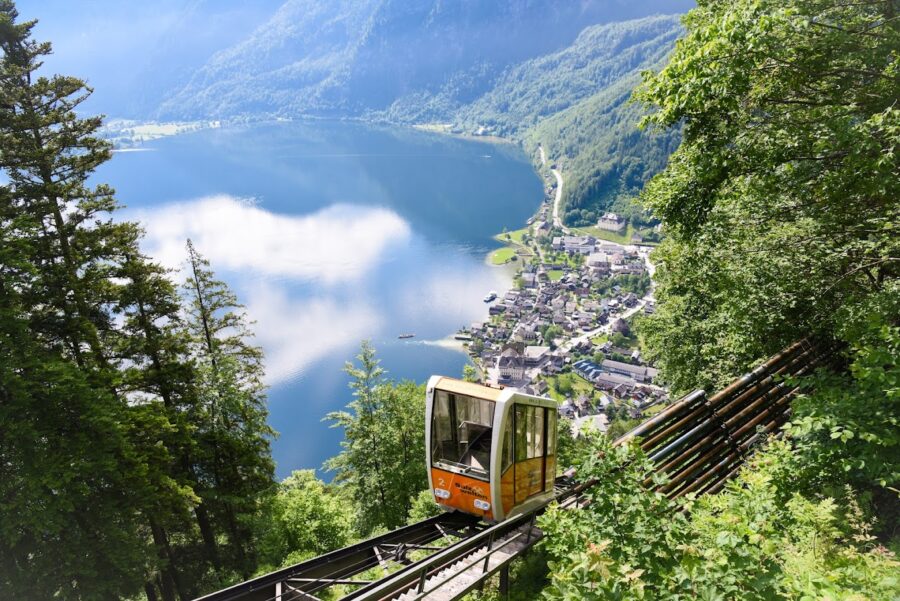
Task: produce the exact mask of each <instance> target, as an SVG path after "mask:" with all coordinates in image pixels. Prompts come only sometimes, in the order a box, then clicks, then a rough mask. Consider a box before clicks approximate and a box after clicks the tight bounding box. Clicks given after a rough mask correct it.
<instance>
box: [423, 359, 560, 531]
mask: <svg viewBox="0 0 900 601" xmlns="http://www.w3.org/2000/svg"><path fill="white" fill-rule="evenodd" d="M556 420H557V409H556V403H555V402H554V401H552V400H550V399H546V398H541V397H537V396H532V395H529V394H523V393H521V392H519V391H517V390H515V389H514V388H505V389H500V388H492V387H489V386H482V385H480V384H473V383H471V382H464V381H462V380H455V379H453V378H445V377H441V376H432V378H431V379H430V380H429V381H428V387H427V390H426V417H425V440H426V443H427V444H426V449H427V451H426V456H427V457H426V461H427V466H428V483H429V485H430V486H431V491H432V494H433V495H434V500H435V501H436V502H437V503H438V504H440V505H441V506H443V507H444V508H445V509H450V510H457V511H463V512H465V513H470V514H474V515H477V516H479V517H481V518H483V519H484V520H486V521H490V522H499V521H502V520H505V519H506V518H508V517H511V516H514V515H516V514H519V513H522V512H524V511H527V510H528V509H530V508H531V507H534V506H537V505H539V504H541V503H543V502H544V501H546V500H548V499H549V498H550V497H552V496H553V483H554V480H555V478H556Z"/></svg>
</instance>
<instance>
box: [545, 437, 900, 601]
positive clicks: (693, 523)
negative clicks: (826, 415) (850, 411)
mask: <svg viewBox="0 0 900 601" xmlns="http://www.w3.org/2000/svg"><path fill="white" fill-rule="evenodd" d="M793 461H794V459H793V455H792V454H791V452H790V449H789V447H788V446H787V445H786V444H784V443H773V444H772V446H771V447H770V449H769V450H768V451H766V452H765V453H762V454H760V455H759V456H758V457H757V458H756V459H755V460H754V462H753V464H752V465H751V466H749V467H748V468H747V469H745V470H743V472H742V474H741V476H740V478H739V479H738V480H737V481H736V482H734V483H732V484H729V485H728V486H727V487H726V489H725V491H724V492H723V493H721V494H718V495H711V496H708V497H704V498H702V499H699V500H686V501H671V500H669V499H667V498H666V497H665V496H664V495H661V494H658V493H653V492H649V491H647V490H646V489H645V488H644V487H643V484H642V483H643V480H644V479H645V478H647V477H648V476H649V477H651V478H653V479H654V480H658V476H654V475H653V473H652V464H651V463H650V462H649V461H648V460H647V459H646V458H645V457H644V456H643V455H641V453H640V452H639V451H638V450H636V449H635V448H629V447H624V446H623V447H618V448H615V447H612V446H611V443H610V442H609V441H608V439H606V438H605V437H602V436H597V437H594V438H593V440H592V441H591V445H590V447H589V448H588V449H586V451H585V452H584V453H583V454H582V459H581V462H580V465H579V477H580V478H583V479H588V478H598V480H599V484H598V485H597V486H595V487H594V488H592V489H590V490H589V491H588V493H587V494H588V496H589V498H590V503H589V504H588V506H587V507H586V508H584V509H582V510H562V509H560V508H558V507H551V509H550V510H549V511H547V512H546V513H545V514H544V515H543V516H542V517H541V518H540V519H539V523H540V526H541V528H542V529H543V531H544V533H545V538H544V541H543V542H542V543H541V544H542V546H543V548H544V549H545V550H546V552H547V553H548V555H549V556H550V558H551V560H550V573H551V582H550V586H549V587H548V588H547V589H545V591H544V597H545V598H547V599H698V598H699V599H736V598H739V599H772V598H779V597H786V598H869V599H887V598H892V597H893V596H895V595H896V594H897V593H898V592H900V580H898V578H897V576H896V573H897V568H898V567H900V562H898V561H897V560H896V558H895V557H894V556H893V554H891V553H890V552H889V551H887V550H886V549H884V548H883V547H880V546H877V545H873V544H872V537H871V535H870V534H869V530H870V525H869V524H868V523H867V522H866V519H865V517H864V514H863V512H862V510H861V509H860V506H859V504H858V502H857V500H856V499H855V497H854V495H853V494H852V491H848V492H846V493H845V495H844V496H843V497H842V498H840V499H833V498H822V499H815V498H811V497H807V496H803V495H801V494H799V493H798V492H796V489H795V488H793V487H792V485H791V479H790V478H791V473H792V468H793ZM854 595H855V597H854Z"/></svg>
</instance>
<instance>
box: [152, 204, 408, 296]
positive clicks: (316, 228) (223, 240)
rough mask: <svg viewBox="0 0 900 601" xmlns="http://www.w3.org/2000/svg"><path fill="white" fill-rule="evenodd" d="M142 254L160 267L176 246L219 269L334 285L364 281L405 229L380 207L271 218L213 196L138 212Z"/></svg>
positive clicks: (176, 259)
mask: <svg viewBox="0 0 900 601" xmlns="http://www.w3.org/2000/svg"><path fill="white" fill-rule="evenodd" d="M137 217H138V219H139V220H140V221H141V222H143V223H144V224H145V226H146V228H147V242H146V250H147V252H149V253H150V255H151V256H153V257H155V258H156V259H157V260H159V261H161V262H162V263H163V264H164V265H169V266H178V265H181V263H182V261H183V260H184V252H185V251H184V242H185V239H186V238H191V239H192V240H193V241H194V244H195V245H196V246H197V248H198V249H199V250H200V251H201V252H202V253H203V254H204V255H205V256H206V257H207V258H208V259H209V260H210V262H211V263H212V264H213V266H215V267H217V268H219V269H228V270H232V271H237V272H244V273H247V274H255V275H257V276H259V275H265V276H280V277H287V278H296V279H299V280H307V281H309V280H311V281H315V282H317V283H321V284H326V285H334V284H337V283H341V282H347V281H353V280H356V279H359V278H360V277H362V276H364V275H365V274H366V273H367V271H368V270H369V269H370V268H372V267H373V266H374V265H375V264H377V263H378V261H379V259H380V257H381V255H382V254H383V253H384V252H385V250H387V248H388V247H389V246H390V245H392V244H396V243H400V242H404V241H406V240H408V239H409V237H410V235H411V230H410V227H409V225H408V224H407V223H406V221H404V220H403V219H402V218H401V217H400V216H399V215H397V214H396V213H394V212H393V211H390V210H388V209H383V208H373V207H360V206H350V205H341V204H338V205H332V206H330V207H328V208H325V209H322V210H320V211H317V212H315V213H312V214H309V215H278V214H275V213H271V212H269V211H266V210H265V209H263V208H261V207H259V206H256V205H254V204H252V203H250V202H247V201H242V200H240V199H237V198H234V197H233V196H226V195H219V196H210V197H206V198H201V199H199V200H194V201H190V202H179V203H173V204H168V205H164V206H162V207H161V208H159V209H156V210H153V211H140V212H139V213H138V215H137Z"/></svg>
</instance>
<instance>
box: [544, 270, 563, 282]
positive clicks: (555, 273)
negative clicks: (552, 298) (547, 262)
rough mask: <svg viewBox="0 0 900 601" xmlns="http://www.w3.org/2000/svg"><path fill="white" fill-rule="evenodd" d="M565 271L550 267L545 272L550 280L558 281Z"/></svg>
mask: <svg viewBox="0 0 900 601" xmlns="http://www.w3.org/2000/svg"><path fill="white" fill-rule="evenodd" d="M565 273H566V272H565V271H563V270H562V269H551V270H550V271H548V272H547V277H548V278H550V281H551V282H558V281H559V280H561V279H562V277H563V275H565Z"/></svg>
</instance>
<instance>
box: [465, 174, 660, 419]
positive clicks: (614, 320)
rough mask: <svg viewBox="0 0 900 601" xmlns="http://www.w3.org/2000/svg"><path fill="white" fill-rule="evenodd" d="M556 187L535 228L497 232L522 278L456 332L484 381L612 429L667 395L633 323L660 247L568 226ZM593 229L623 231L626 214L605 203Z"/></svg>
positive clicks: (650, 303) (648, 301)
mask: <svg viewBox="0 0 900 601" xmlns="http://www.w3.org/2000/svg"><path fill="white" fill-rule="evenodd" d="M554 192H556V186H555V185H551V186H549V187H548V191H547V194H548V198H547V200H546V202H544V204H543V205H542V206H541V209H540V211H539V212H538V214H537V215H536V216H535V217H534V218H532V219H531V220H529V224H528V228H526V229H525V230H522V231H520V232H517V233H516V234H515V236H514V237H513V236H511V235H509V234H505V235H501V236H500V237H499V239H500V240H501V241H507V242H508V243H509V244H510V248H512V249H513V250H514V253H515V254H514V255H512V256H511V257H510V258H509V259H508V262H509V263H512V264H516V265H517V266H518V270H517V272H516V276H515V279H514V282H515V286H514V288H513V289H511V290H509V291H508V292H506V293H505V294H503V295H501V296H499V298H496V299H493V298H491V297H490V296H489V297H487V298H486V299H485V301H486V302H490V305H489V309H488V313H489V318H488V319H487V320H486V321H484V322H478V323H473V324H471V325H470V326H469V327H467V328H463V329H462V330H461V331H460V332H459V334H458V335H457V338H458V339H460V340H463V341H464V342H465V344H466V349H467V352H468V353H469V356H470V357H471V359H472V361H473V362H474V363H475V364H476V365H477V366H478V367H479V369H480V371H481V373H482V375H483V380H484V381H485V382H486V383H488V384H490V385H494V386H512V387H516V388H519V389H521V390H522V391H524V392H527V393H530V394H536V395H541V396H550V397H552V398H555V399H556V400H557V401H559V402H560V409H559V411H560V414H561V415H562V416H565V417H568V418H571V419H572V420H573V429H574V430H576V431H577V430H579V429H580V428H582V427H584V424H585V423H590V424H591V427H593V428H595V429H597V430H600V431H606V429H607V428H608V427H609V424H610V422H612V421H614V420H615V419H619V420H628V419H636V418H638V417H640V416H641V415H642V414H644V413H646V412H652V411H653V409H654V408H661V407H662V406H663V405H664V404H665V403H666V401H667V400H668V395H667V391H666V389H665V388H663V387H661V386H659V385H657V384H656V383H655V382H654V380H655V378H656V375H657V370H656V369H655V368H653V367H652V366H650V365H647V364H646V362H645V361H644V360H643V358H642V357H641V353H640V350H639V349H638V344H637V337H636V335H635V334H634V331H633V330H634V328H633V323H634V321H635V320H637V319H640V318H641V316H643V315H647V314H650V313H652V312H653V311H654V308H655V303H654V299H653V295H652V281H651V276H652V274H653V265H652V263H651V262H650V260H649V252H650V250H651V248H652V247H650V246H646V245H642V244H640V242H641V240H640V239H639V237H638V236H635V237H633V238H632V239H631V240H630V241H631V242H632V243H631V244H620V243H617V242H612V241H609V240H603V239H598V238H597V237H595V236H592V235H588V234H584V233H581V232H575V231H572V230H570V229H569V228H566V227H565V226H563V225H562V224H561V223H560V221H559V219H558V218H557V217H555V215H554V213H555V211H554V205H553V202H552V200H551V199H552V195H553V194H554ZM558 196H559V195H558V193H557V199H558ZM557 202H558V200H557ZM595 230H597V231H611V232H614V233H621V232H623V231H625V220H624V219H622V218H620V217H619V216H617V215H615V214H613V213H606V214H605V215H603V217H602V218H601V219H600V220H599V222H598V224H597V227H596V228H595Z"/></svg>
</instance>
